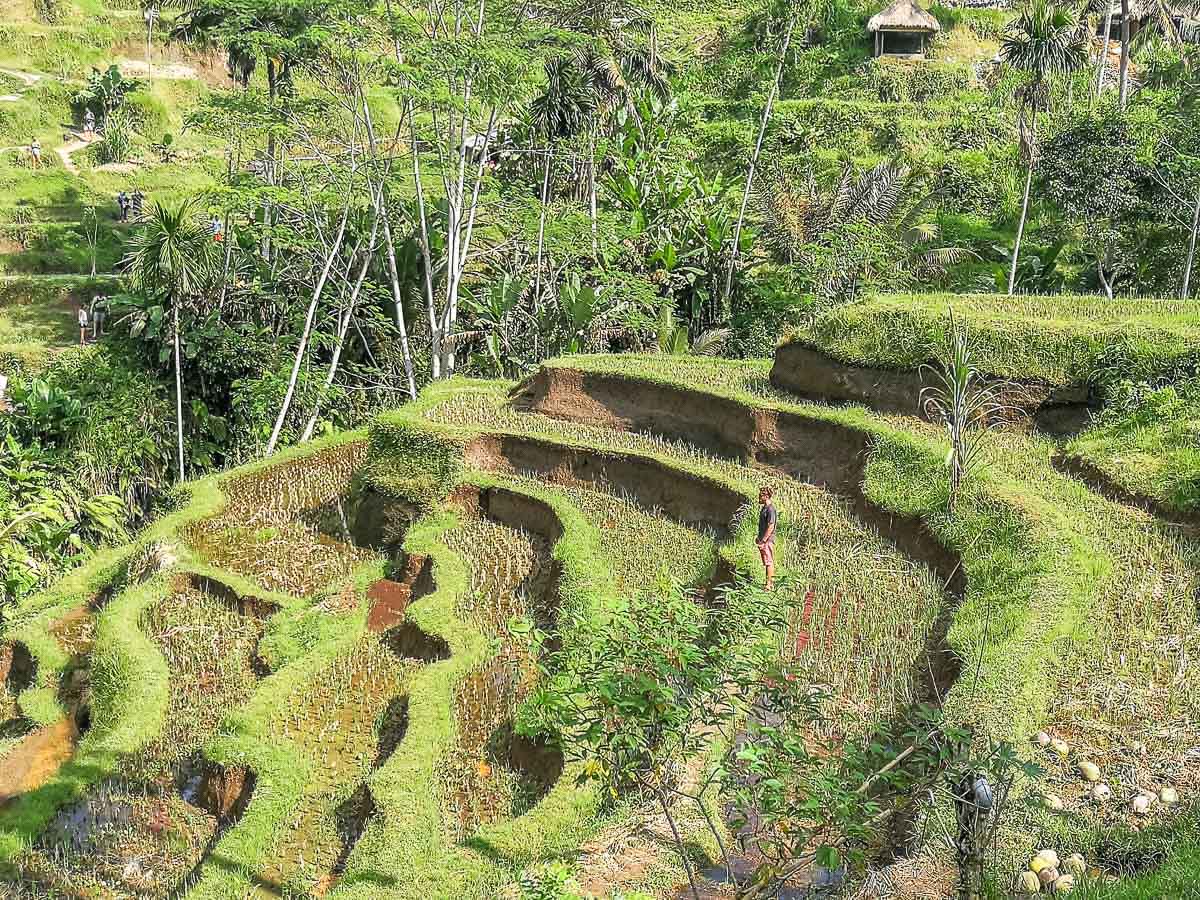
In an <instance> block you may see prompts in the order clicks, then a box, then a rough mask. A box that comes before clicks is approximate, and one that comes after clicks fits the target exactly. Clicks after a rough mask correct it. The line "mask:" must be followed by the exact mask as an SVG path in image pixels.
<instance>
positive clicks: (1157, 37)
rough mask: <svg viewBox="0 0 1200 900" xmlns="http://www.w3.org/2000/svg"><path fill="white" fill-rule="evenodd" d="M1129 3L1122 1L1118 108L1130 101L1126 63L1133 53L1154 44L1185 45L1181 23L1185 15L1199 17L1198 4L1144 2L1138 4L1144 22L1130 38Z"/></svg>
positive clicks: (1176, 0) (1162, 0) (1192, 1)
mask: <svg viewBox="0 0 1200 900" xmlns="http://www.w3.org/2000/svg"><path fill="white" fill-rule="evenodd" d="M1129 3H1130V0H1121V4H1122V7H1121V10H1122V22H1121V93H1120V104H1121V108H1122V109H1124V108H1125V104H1126V103H1127V102H1128V100H1129V59H1130V57H1131V56H1132V55H1133V53H1134V52H1135V51H1139V50H1141V49H1142V48H1144V47H1146V46H1148V45H1149V44H1151V43H1153V42H1156V41H1165V42H1166V43H1168V44H1170V45H1171V46H1173V47H1179V46H1181V45H1182V44H1183V43H1184V39H1185V37H1187V35H1186V33H1185V32H1186V28H1185V25H1184V23H1183V22H1182V21H1181V19H1182V17H1183V15H1184V14H1187V15H1191V16H1195V15H1197V14H1200V2H1197V0H1143V2H1141V3H1138V10H1137V11H1138V12H1139V13H1140V17H1139V18H1140V19H1144V21H1143V22H1142V26H1141V28H1139V29H1138V32H1137V35H1136V36H1135V35H1132V34H1131V26H1130V21H1129V19H1130V16H1131V14H1132V13H1131V11H1130V9H1129Z"/></svg>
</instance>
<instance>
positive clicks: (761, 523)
mask: <svg viewBox="0 0 1200 900" xmlns="http://www.w3.org/2000/svg"><path fill="white" fill-rule="evenodd" d="M772 496H773V494H772V491H771V489H770V488H769V487H767V486H766V485H763V487H762V489H761V490H759V492H758V502H759V503H761V504H762V509H761V510H760V511H759V513H758V541H757V542H756V543H757V544H758V555H759V556H761V557H762V562H763V567H764V568H765V569H766V570H767V590H768V591H770V590H773V589H774V587H775V524H776V522H778V520H779V516H778V515H777V514H776V512H775V503H774V501H773V500H772V499H771V497H772Z"/></svg>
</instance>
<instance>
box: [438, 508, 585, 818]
mask: <svg viewBox="0 0 1200 900" xmlns="http://www.w3.org/2000/svg"><path fill="white" fill-rule="evenodd" d="M456 502H457V503H458V504H459V505H460V507H461V508H462V509H463V512H464V513H465V514H466V515H467V516H468V518H466V520H465V521H464V523H463V524H462V526H461V527H460V528H457V529H455V530H453V531H451V532H450V533H448V534H447V536H446V543H447V545H448V546H449V547H450V548H451V549H452V550H456V551H457V552H458V553H459V554H460V555H461V556H462V557H463V559H465V560H467V561H468V564H469V566H470V573H471V586H470V589H469V590H468V592H467V594H466V596H464V597H463V598H461V600H460V603H459V614H460V615H461V616H463V617H464V618H467V619H469V620H472V621H475V622H476V623H478V625H479V627H480V629H481V630H482V631H483V632H484V634H485V635H487V636H489V637H492V638H496V639H498V640H499V642H500V644H499V649H498V650H497V652H496V653H495V654H494V655H493V656H492V657H491V658H490V659H488V660H487V661H486V662H485V663H483V664H482V665H481V666H478V667H476V668H475V669H473V670H472V671H471V672H469V673H468V674H467V676H466V677H465V678H464V679H463V681H462V682H461V683H460V684H459V685H458V688H457V690H456V692H455V697H454V718H455V723H456V725H457V734H458V737H457V740H456V742H455V745H454V747H453V748H452V749H451V751H450V753H449V754H448V755H447V757H446V758H445V759H443V760H442V761H441V763H440V766H439V769H440V773H439V774H440V781H441V784H442V789H443V791H444V797H443V802H444V804H445V806H446V809H447V811H448V813H449V820H450V822H452V823H453V825H452V829H453V831H454V833H455V835H456V836H457V837H458V838H460V839H461V838H463V837H466V836H468V835H470V834H472V833H473V832H474V831H475V830H476V829H478V828H479V826H481V825H486V824H489V823H492V822H498V821H502V820H504V819H508V818H511V817H512V816H514V815H520V814H521V813H522V812H525V811H526V810H527V809H529V808H530V807H532V806H533V804H534V803H536V802H537V800H539V799H541V797H542V796H543V795H544V794H545V792H546V791H547V790H548V789H549V788H550V787H551V786H552V785H553V784H554V782H555V781H556V780H557V779H558V776H559V774H560V773H561V772H562V767H563V761H562V757H561V756H560V755H558V754H556V753H554V752H552V751H549V750H544V749H542V748H539V747H538V746H537V745H535V744H533V743H531V742H529V741H528V740H526V739H524V738H522V737H520V736H518V735H517V734H515V733H514V732H513V729H512V724H511V723H512V716H513V714H514V712H515V711H516V708H517V704H518V703H520V701H521V700H523V699H524V698H525V697H526V696H527V695H528V693H529V690H530V689H531V687H532V683H533V682H532V678H533V674H534V669H533V660H531V659H530V658H529V656H528V654H527V653H526V652H525V651H524V648H523V647H521V646H520V645H518V644H516V643H515V642H514V640H513V638H512V636H511V634H510V633H509V631H508V629H507V627H506V625H507V623H508V621H509V620H510V619H512V618H514V617H522V618H527V619H530V620H532V621H535V622H538V623H539V624H540V625H541V626H542V627H550V626H551V625H552V623H553V622H554V621H555V619H556V618H557V615H556V613H557V606H558V594H557V591H558V568H557V566H556V564H555V563H554V561H553V560H552V559H551V556H550V547H551V545H552V543H553V541H554V540H557V538H558V536H559V534H560V533H561V526H559V524H558V521H557V518H556V517H555V516H554V514H553V512H552V511H551V510H550V509H549V508H548V507H545V506H544V505H543V504H541V503H540V502H539V501H537V500H535V499H533V498H531V497H527V496H525V495H522V494H519V493H516V492H513V491H508V490H504V489H496V488H492V489H488V490H486V491H482V492H479V491H473V490H470V489H467V490H463V491H460V492H459V493H458V495H457V498H456ZM506 523H513V524H506ZM514 525H515V526H518V527H514ZM521 525H525V526H526V527H528V528H529V529H530V530H528V531H527V530H525V528H522V527H519V526H521ZM535 529H536V530H535Z"/></svg>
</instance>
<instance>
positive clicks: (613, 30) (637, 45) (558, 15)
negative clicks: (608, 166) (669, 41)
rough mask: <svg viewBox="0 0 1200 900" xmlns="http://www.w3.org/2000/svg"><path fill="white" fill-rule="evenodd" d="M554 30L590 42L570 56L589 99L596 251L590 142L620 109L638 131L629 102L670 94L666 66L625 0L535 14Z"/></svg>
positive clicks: (646, 22)
mask: <svg viewBox="0 0 1200 900" xmlns="http://www.w3.org/2000/svg"><path fill="white" fill-rule="evenodd" d="M536 14H538V15H540V16H541V17H543V18H546V19H548V20H549V21H551V22H552V23H553V24H554V25H556V26H557V27H559V28H565V29H568V30H570V31H575V32H578V33H580V34H584V35H587V36H588V37H589V38H591V45H590V46H588V47H587V48H585V49H583V50H581V51H578V52H577V53H576V60H577V65H578V66H579V68H580V69H582V70H583V72H584V73H585V75H586V77H587V79H588V82H589V84H590V86H591V90H592V95H593V108H592V114H591V116H590V117H589V122H588V167H587V168H588V171H587V187H588V208H589V211H590V214H591V218H592V252H593V253H595V252H597V250H598V247H599V237H598V225H597V220H598V211H597V196H596V167H597V163H596V139H597V137H598V134H599V132H600V130H601V129H602V128H604V127H605V126H607V125H609V124H610V123H611V121H612V118H613V116H614V114H615V113H616V112H617V111H618V110H621V109H624V110H625V111H626V113H627V114H628V117H629V120H630V121H632V122H633V123H634V124H635V125H636V127H637V128H638V129H641V128H642V117H641V116H640V115H639V114H638V111H637V105H636V103H635V98H636V97H638V96H639V95H649V96H651V97H654V98H655V99H656V100H658V101H660V102H665V101H666V99H667V98H668V97H670V95H671V83H670V80H669V78H670V75H671V74H672V72H673V71H674V68H673V67H672V65H671V64H670V63H669V62H668V61H667V60H666V59H664V58H663V56H662V55H661V54H660V53H659V52H658V31H657V25H656V24H655V21H654V17H653V16H650V15H648V14H647V13H646V11H645V10H643V9H642V8H641V7H639V6H637V5H636V4H634V3H632V2H630V0H577V2H566V3H560V4H555V5H554V7H553V8H547V9H543V10H540V11H536Z"/></svg>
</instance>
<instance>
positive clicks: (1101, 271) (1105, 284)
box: [1096, 249, 1113, 300]
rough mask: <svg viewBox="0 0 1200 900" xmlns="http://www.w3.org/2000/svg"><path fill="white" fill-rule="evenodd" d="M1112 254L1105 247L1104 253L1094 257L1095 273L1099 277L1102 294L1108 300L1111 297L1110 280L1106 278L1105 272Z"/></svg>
mask: <svg viewBox="0 0 1200 900" xmlns="http://www.w3.org/2000/svg"><path fill="white" fill-rule="evenodd" d="M1111 256H1112V252H1111V250H1108V249H1106V250H1105V251H1104V253H1102V254H1100V255H1098V256H1097V257H1096V275H1097V277H1098V278H1099V279H1100V287H1101V289H1103V291H1104V296H1105V297H1107V298H1108V299H1109V300H1111V299H1112V298H1113V288H1112V282H1110V281H1109V280H1108V277H1107V275H1106V274H1105V272H1106V271H1107V268H1108V263H1109V260H1110V258H1111Z"/></svg>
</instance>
